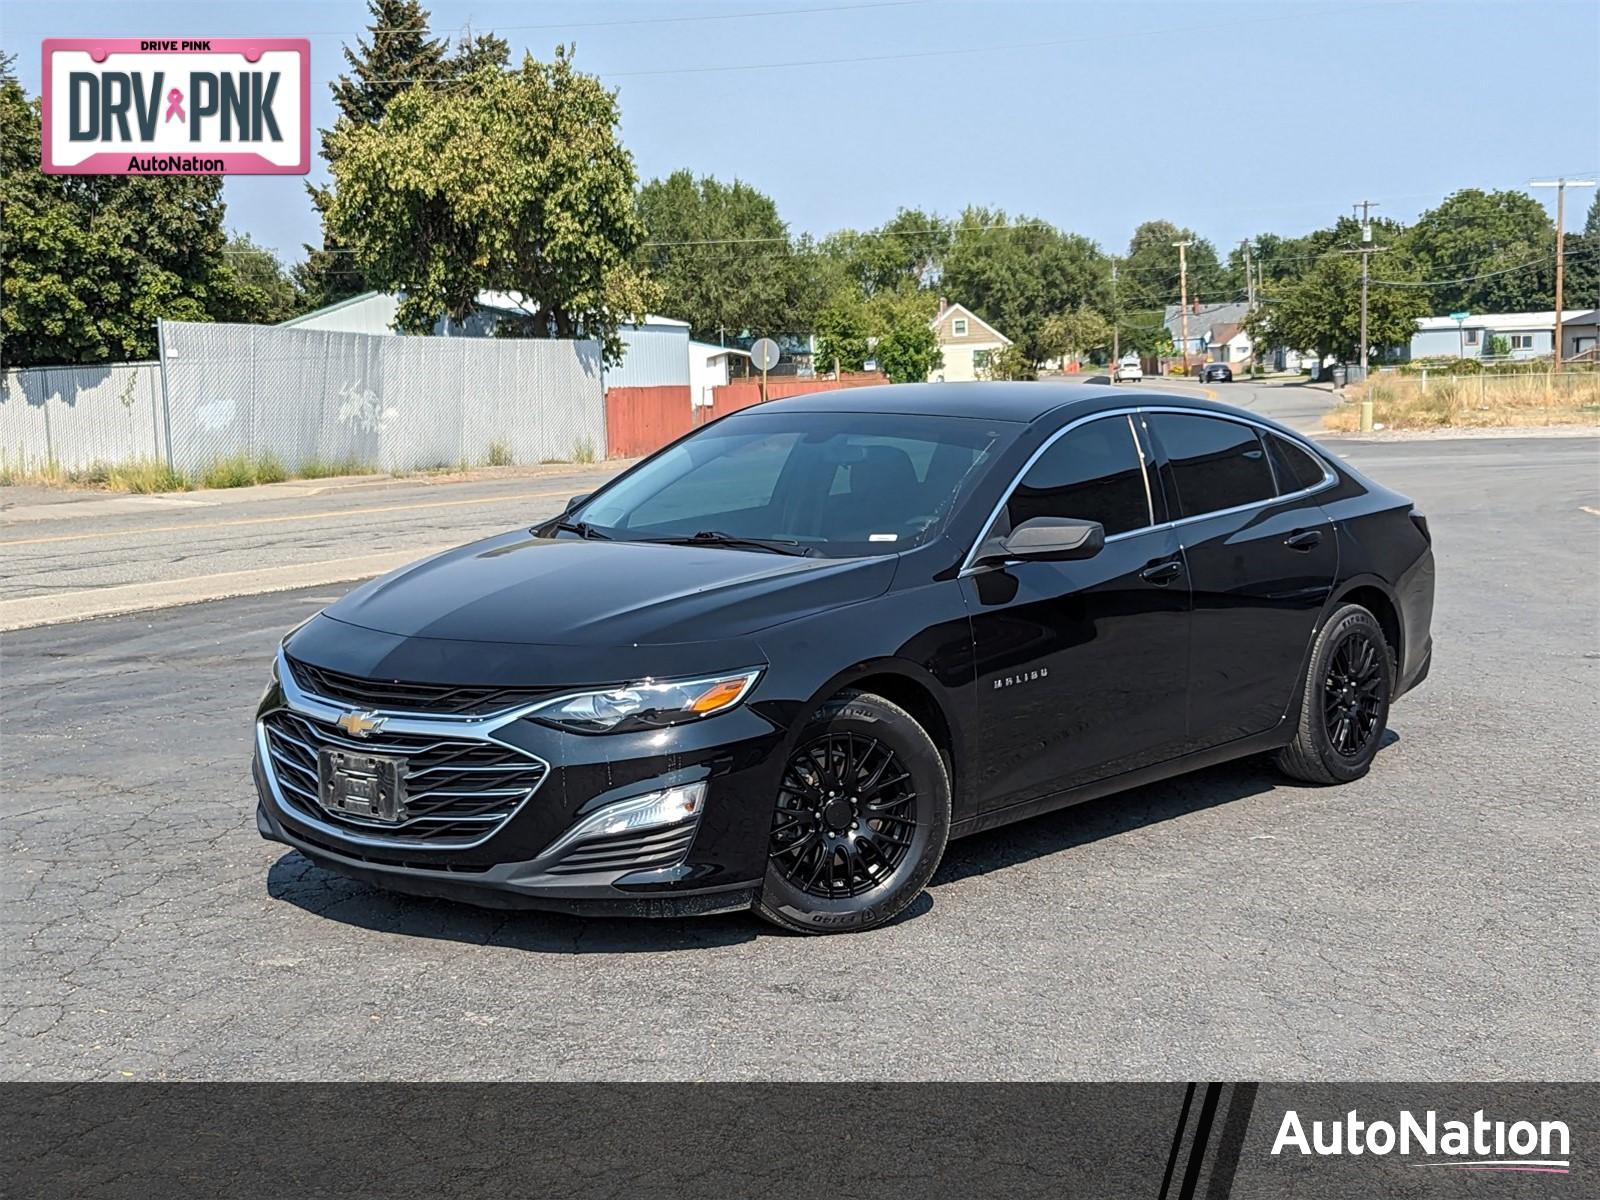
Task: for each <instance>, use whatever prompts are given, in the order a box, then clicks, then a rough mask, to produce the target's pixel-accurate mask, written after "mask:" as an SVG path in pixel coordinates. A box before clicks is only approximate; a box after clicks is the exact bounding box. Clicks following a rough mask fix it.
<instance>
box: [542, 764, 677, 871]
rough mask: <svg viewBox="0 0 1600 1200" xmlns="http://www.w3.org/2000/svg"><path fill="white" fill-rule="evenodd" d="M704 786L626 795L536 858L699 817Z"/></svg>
mask: <svg viewBox="0 0 1600 1200" xmlns="http://www.w3.org/2000/svg"><path fill="white" fill-rule="evenodd" d="M705 801H706V785H705V784H704V783H688V784H684V785H683V786H682V787H673V788H663V789H662V790H661V791H658V792H646V793H645V794H644V795H642V796H630V797H629V798H628V799H626V800H618V801H616V802H615V803H614V804H607V805H606V806H605V807H603V808H598V809H596V810H595V811H594V812H592V813H590V814H589V815H588V816H586V817H584V818H583V820H581V821H579V822H578V823H577V824H576V825H574V826H573V827H572V828H571V829H569V830H567V832H566V833H564V834H562V835H561V836H560V837H559V838H557V839H556V840H555V841H554V842H552V843H551V844H550V846H549V847H548V848H547V849H546V850H545V852H544V853H543V854H541V855H540V856H539V857H540V858H544V857H547V856H549V855H552V854H557V853H559V852H560V851H562V850H565V849H566V848H567V847H568V846H570V845H572V844H573V843H574V842H582V841H587V840H589V839H590V838H603V837H615V836H616V835H617V834H619V833H632V832H634V831H635V830H641V829H670V828H672V827H673V826H675V825H685V824H688V823H689V822H690V821H696V820H699V818H700V812H701V809H703V808H704V807H705Z"/></svg>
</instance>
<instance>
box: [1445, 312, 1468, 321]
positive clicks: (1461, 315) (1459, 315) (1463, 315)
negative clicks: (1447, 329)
mask: <svg viewBox="0 0 1600 1200" xmlns="http://www.w3.org/2000/svg"><path fill="white" fill-rule="evenodd" d="M1471 315H1472V314H1471V313H1469V312H1455V313H1451V314H1450V319H1451V320H1452V321H1465V320H1466V319H1467V318H1468V317H1470V316H1471Z"/></svg>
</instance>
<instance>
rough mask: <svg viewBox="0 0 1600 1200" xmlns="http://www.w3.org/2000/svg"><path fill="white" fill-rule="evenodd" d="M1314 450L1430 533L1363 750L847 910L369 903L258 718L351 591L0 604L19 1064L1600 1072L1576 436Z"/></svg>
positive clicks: (1240, 777)
mask: <svg viewBox="0 0 1600 1200" xmlns="http://www.w3.org/2000/svg"><path fill="white" fill-rule="evenodd" d="M1329 445H1330V447H1331V448H1333V449H1334V450H1336V451H1337V452H1338V453H1341V454H1343V455H1345V456H1346V457H1348V458H1350V459H1351V460H1352V461H1353V462H1354V463H1355V464H1356V465H1357V466H1358V467H1360V468H1361V469H1363V470H1366V471H1368V472H1369V473H1371V474H1372V475H1374V476H1375V477H1376V478H1378V479H1380V480H1382V481H1383V482H1385V483H1388V484H1390V485H1392V486H1395V487H1397V488H1400V489H1402V490H1404V491H1407V492H1408V493H1410V494H1411V495H1413V496H1414V497H1416V498H1417V499H1418V501H1419V502H1420V504H1421V505H1422V507H1423V508H1424V509H1425V511H1427V513H1428V514H1429V517H1430V519H1431V521H1432V525H1433V530H1434V536H1435V541H1436V550H1437V554H1438V558H1439V596H1438V608H1437V611H1436V613H1435V617H1434V634H1435V639H1436V657H1435V666H1434V672H1433V676H1432V678H1431V679H1429V680H1428V681H1427V682H1426V683H1425V684H1424V685H1423V686H1422V687H1421V688H1420V689H1419V690H1418V691H1417V692H1416V693H1414V694H1413V695H1412V696H1410V697H1408V698H1407V699H1405V700H1404V701H1402V702H1401V703H1400V704H1399V705H1397V706H1396V708H1395V710H1394V713H1393V715H1392V718H1391V731H1392V735H1393V736H1392V738H1391V744H1390V745H1389V746H1388V747H1387V748H1386V749H1385V750H1384V751H1383V752H1382V754H1381V755H1380V756H1379V759H1378V762H1377V765H1376V767H1375V768H1374V770H1373V772H1372V774H1371V775H1370V776H1368V777H1367V778H1366V779H1364V780H1362V781H1360V782H1358V783H1356V784H1353V785H1350V786H1346V787H1341V788H1331V789H1316V788H1307V787H1300V786H1297V785H1292V784H1289V783H1287V782H1285V781H1284V780H1282V779H1280V778H1279V777H1278V776H1276V775H1275V774H1274V773H1273V772H1272V770H1271V769H1270V768H1269V767H1267V766H1265V765H1264V764H1262V763H1260V762H1254V761H1252V762H1245V763H1240V764H1233V765H1228V766H1224V767H1219V768H1214V769H1211V770H1208V771H1205V772H1202V773H1199V774H1196V775H1193V776H1189V777H1187V778H1183V779H1178V780H1174V781H1170V782H1167V783H1162V784H1157V785H1153V786H1150V787H1145V788H1141V789H1138V790H1137V791H1135V792H1131V793H1127V794H1124V795H1122V796H1115V797H1110V798H1107V799H1105V800H1100V801H1095V802H1093V803H1090V804H1087V805H1082V806H1079V807H1077V808H1074V809H1069V810H1066V811H1064V812H1060V813H1056V814H1053V815H1050V816H1046V817H1043V818H1039V819H1035V820H1032V821H1028V822H1025V823H1022V824H1019V825H1013V826H1010V827H1008V828H1005V829H1001V830H997V831H994V832H990V833H986V834H983V835H980V836H978V837H975V838H971V839H968V840H965V841H961V842H957V843H954V844H953V845H952V846H951V848H950V851H949V853H948V854H947V856H946V859H945V862H944V866H943V867H942V868H941V870H940V872H939V874H938V875H937V877H936V878H935V880H934V883H933V886H932V887H931V889H930V890H929V892H928V893H927V894H926V895H925V896H924V897H923V898H921V899H920V900H919V901H918V902H917V903H916V904H915V905H914V906H913V908H912V909H911V911H910V912H909V913H908V914H907V915H906V916H905V917H903V918H902V919H900V920H899V921H897V922H896V923H894V924H893V925H891V926H889V927H887V928H884V929H881V930H876V931H873V932H871V933H867V934H863V935H855V936H850V937H843V938H802V937H795V936H788V935H785V934H782V933H778V932H775V931H772V930H770V929H768V928H767V927H765V926H763V925H761V924H759V923H758V922H757V921H756V920H755V919H754V918H750V917H742V916H731V917H715V918H705V919H699V920H687V921H677V922H630V921H621V920H580V919H576V918H568V917H562V916H554V915H548V914H540V913H500V912H488V911H482V910H477V909H473V908H469V907H464V906H458V905H453V904H449V903H444V902H437V901H428V900H417V899H408V898H402V897H392V896H388V895H385V894H383V893H380V892H376V891H374V890H373V889H372V888H370V887H368V886H367V885H365V884H360V883H356V882H352V881H349V880H346V879H343V878H341V877H339V876H336V875H332V874H329V873H327V872H324V871H322V870H320V869H318V868H315V867H313V866H311V865H310V864H309V863H308V862H307V861H306V860H304V859H303V858H301V857H300V856H299V855H298V854H296V853H294V852H292V851H288V850H286V848H284V847H282V846H277V845H274V844H271V843H267V842H264V841H262V840H260V838H259V837H258V836H257V835H256V832H255V827H254V819H253V809H254V805H255V800H254V796H253V793H252V789H251V785H250V779H249V773H248V758H249V747H250V737H251V727H250V718H251V713H252V710H253V707H254V704H255V701H256V698H257V696H258V695H259V693H260V690H261V688H262V686H263V685H264V683H265V681H266V673H267V664H268V659H269V656H270V653H271V651H272V648H273V646H274V645H275V643H276V641H277V639H278V637H279V636H280V635H281V634H282V633H283V632H284V631H285V630H287V629H288V628H290V627H291V626H293V625H294V624H295V623H296V622H298V621H299V620H300V619H301V618H303V617H304V616H306V615H307V614H309V613H310V612H311V611H313V610H314V609H315V608H317V607H319V606H320V605H322V604H325V603H327V602H328V601H329V600H331V599H332V598H333V597H334V595H335V594H336V592H337V590H338V589H333V588H328V587H322V588H313V589H308V590H302V591H299V592H283V593H278V594H274V595H265V596H255V597H246V598H241V599H234V600H223V601H215V602H211V603H207V604H201V605H195V606H191V607H186V608H174V609H168V610H164V611H159V612H154V613H142V614H137V615H133V616H126V617H115V618H104V619H99V620H93V621H82V622H77V623H72V624H65V625H58V626H53V627H48V628H40V629H32V630H24V631H21V632H14V633H6V634H4V635H0V702H3V729H0V847H3V850H0V853H3V856H4V857H3V863H0V887H3V897H4V902H5V903H4V915H3V920H4V932H3V935H0V944H3V964H0V978H3V981H4V982H3V984H0V1000H3V1004H0V1054H3V1059H0V1061H3V1065H4V1071H5V1075H6V1077H7V1078H9V1079H28V1080H62V1081H70V1080H100V1079H110V1080H117V1079H250V1080H291V1079H292V1080H313V1079H321V1080H341V1079H590V1080H595V1079H628V1080H652V1079H802V1080H826V1079H871V1080H886V1079H887V1080H897V1079H952V1080H954V1079H1022V1078H1028V1079H1103V1078H1128V1079H1172V1078H1186V1077H1187V1078H1206V1077H1211V1078H1251V1079H1263V1080H1290V1079H1311V1080H1318V1079H1368V1080H1381V1079H1396V1080H1405V1079H1411V1080H1447V1079H1456V1078H1479V1079H1538V1078H1550V1079H1563V1078H1565V1079H1572V1078H1593V1077H1594V1076H1595V1073H1596V1051H1597V1039H1596V1034H1595V1030H1596V1029H1597V1028H1600V1011H1597V1001H1596V996H1597V995H1600V957H1597V956H1596V954H1595V951H1594V940H1595V939H1594V935H1595V930H1596V928H1600V872H1597V867H1596V862H1597V851H1600V804H1597V799H1600V797H1597V790H1600V785H1597V780H1600V771H1597V761H1596V755H1597V749H1596V748H1597V746H1600V686H1597V685H1600V637H1597V628H1596V613H1597V612H1600V565H1597V564H1600V516H1596V515H1593V513H1592V512H1591V511H1586V506H1587V508H1588V509H1590V510H1593V509H1595V508H1600V497H1597V484H1600V441H1597V440H1595V439H1591V438H1581V439H1542V438H1532V437H1530V438H1520V439H1504V440H1496V439H1482V438H1479V439H1471V440H1460V441H1437V442H1418V441H1409V442H1388V443H1383V442H1364V441H1360V440H1339V441H1335V442H1330V443H1329ZM1586 947H1587V948H1586Z"/></svg>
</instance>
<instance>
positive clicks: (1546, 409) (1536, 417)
mask: <svg viewBox="0 0 1600 1200" xmlns="http://www.w3.org/2000/svg"><path fill="white" fill-rule="evenodd" d="M1345 396H1346V399H1345V402H1344V403H1343V404H1341V405H1339V407H1338V408H1336V409H1334V410H1333V411H1332V412H1330V413H1328V414H1327V415H1326V416H1324V417H1323V418H1322V424H1323V427H1324V428H1325V429H1332V430H1338V431H1340V432H1346V433H1348V432H1354V431H1356V430H1359V429H1360V428H1361V401H1362V400H1363V399H1364V398H1366V397H1368V396H1370V397H1371V399H1372V421H1373V424H1374V425H1381V426H1382V427H1383V428H1385V429H1503V428H1509V427H1515V426H1539V425H1600V374H1596V373H1594V372H1564V373H1562V374H1560V375H1553V374H1550V373H1548V372H1546V373H1542V374H1524V375H1471V376H1462V377H1454V378H1452V377H1444V378H1429V379H1428V380H1427V383H1426V386H1424V383H1423V381H1422V380H1421V379H1418V378H1415V377H1408V376H1399V375H1378V376H1374V377H1373V378H1372V379H1371V380H1370V381H1369V382H1368V383H1365V384H1356V385H1355V386H1353V387H1351V388H1349V389H1347V391H1346V392H1345Z"/></svg>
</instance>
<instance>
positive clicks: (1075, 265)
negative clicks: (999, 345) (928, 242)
mask: <svg viewBox="0 0 1600 1200" xmlns="http://www.w3.org/2000/svg"><path fill="white" fill-rule="evenodd" d="M1110 279H1111V274H1110V267H1109V264H1108V263H1107V262H1106V260H1105V257H1104V256H1103V255H1102V254H1101V253H1100V251H1099V249H1098V248H1097V247H1096V246H1095V244H1094V243H1093V242H1091V241H1090V240H1089V239H1088V238H1085V237H1080V236H1079V235H1077V234H1072V233H1063V232H1061V231H1060V230H1058V229H1056V228H1054V227H1053V226H1051V225H1049V224H1047V223H1046V222H1044V221H1037V220H1030V219H1019V220H1018V221H1016V222H1015V223H1012V222H1008V221H1007V220H1006V214H1005V213H1003V212H1000V211H997V210H991V209H984V208H969V209H967V210H966V212H964V213H962V215H961V219H960V220H958V221H957V222H956V223H955V225H954V226H953V228H952V231H951V244H950V249H949V252H948V254H947V255H946V256H945V261H944V269H943V273H942V276H941V278H940V281H939V285H940V289H941V290H942V291H944V292H945V293H946V294H947V295H948V296H950V298H951V299H953V300H957V301H959V302H960V303H962V304H965V305H966V306H967V307H968V308H970V309H971V310H972V311H973V312H975V313H977V314H978V315H979V316H981V317H982V318H983V319H984V320H985V321H987V322H989V324H991V325H993V326H994V327H995V328H996V329H998V330H999V331H1000V332H1001V333H1003V334H1005V335H1006V336H1007V337H1009V338H1011V339H1012V341H1013V342H1015V343H1016V345H1017V346H1018V347H1019V348H1020V353H1021V354H1023V355H1024V356H1025V357H1026V358H1027V359H1028V360H1029V361H1030V362H1031V363H1033V364H1035V366H1037V364H1039V363H1041V362H1043V361H1044V360H1045V359H1047V358H1050V357H1052V355H1051V353H1050V347H1049V345H1048V344H1047V342H1046V340H1045V338H1044V326H1045V322H1046V321H1048V320H1049V319H1050V317H1051V316H1052V315H1054V314H1056V313H1059V312H1062V311H1064V310H1067V309H1073V308H1077V307H1078V306H1079V305H1082V304H1091V305H1093V306H1095V307H1097V308H1102V309H1103V308H1107V307H1108V306H1109V302H1110V301H1109V293H1110Z"/></svg>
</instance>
